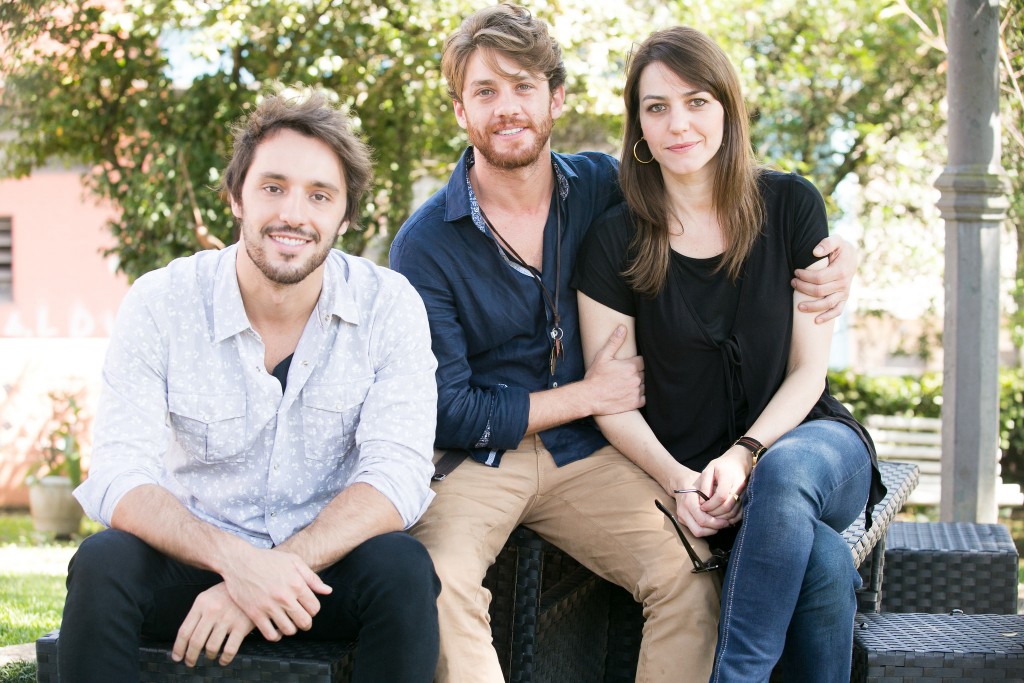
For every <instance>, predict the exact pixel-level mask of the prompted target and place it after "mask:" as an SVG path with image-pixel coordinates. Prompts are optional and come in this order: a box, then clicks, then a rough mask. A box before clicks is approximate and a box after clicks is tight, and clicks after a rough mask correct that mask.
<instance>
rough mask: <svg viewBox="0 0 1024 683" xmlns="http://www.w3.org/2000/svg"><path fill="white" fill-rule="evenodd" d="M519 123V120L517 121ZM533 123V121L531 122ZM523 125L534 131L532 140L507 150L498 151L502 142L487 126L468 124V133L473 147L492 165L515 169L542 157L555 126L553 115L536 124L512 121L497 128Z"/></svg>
mask: <svg viewBox="0 0 1024 683" xmlns="http://www.w3.org/2000/svg"><path fill="white" fill-rule="evenodd" d="M516 122H517V123H518V120H517V121H516ZM529 123H533V122H529ZM519 127H523V128H525V129H526V130H529V131H532V132H533V139H532V142H530V143H526V144H522V145H519V146H517V147H516V148H514V149H509V150H507V151H498V149H496V147H497V145H498V144H499V143H500V141H499V140H496V139H495V138H496V137H497V136H496V135H493V134H492V133H491V131H489V130H487V129H486V128H479V127H476V126H473V125H472V124H470V125H468V126H467V129H466V131H467V133H468V134H469V142H470V144H472V145H473V148H474V149H475V150H476V151H477V152H478V153H479V154H480V155H482V156H483V158H484V159H486V160H487V163H489V164H490V165H491V166H494V167H495V168H500V169H502V170H505V171H514V170H516V169H519V168H525V167H527V166H530V165H531V164H533V163H535V162H536V161H537V159H539V158H540V155H541V152H543V151H544V147H545V145H547V143H548V140H549V139H550V138H551V129H552V128H553V127H554V119H552V118H551V116H550V115H549V116H546V117H544V119H543V120H541V121H539V122H537V123H536V124H535V125H530V126H521V125H514V124H512V123H510V124H508V125H504V124H502V125H499V126H497V128H499V129H505V128H519Z"/></svg>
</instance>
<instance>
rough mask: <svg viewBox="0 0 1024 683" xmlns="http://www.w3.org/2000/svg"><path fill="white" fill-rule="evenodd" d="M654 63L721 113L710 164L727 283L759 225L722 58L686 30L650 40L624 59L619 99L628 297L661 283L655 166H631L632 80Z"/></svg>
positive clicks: (731, 72)
mask: <svg viewBox="0 0 1024 683" xmlns="http://www.w3.org/2000/svg"><path fill="white" fill-rule="evenodd" d="M654 63H658V64H661V65H663V66H664V67H665V68H667V69H668V70H669V71H671V72H672V73H674V74H675V75H676V76H678V77H679V78H680V79H682V80H684V81H686V82H687V83H689V84H690V85H693V86H694V87H696V88H697V89H699V90H703V91H706V92H708V93H710V94H711V96H712V97H714V98H715V99H716V100H718V101H719V102H720V103H721V104H722V108H723V109H724V111H725V117H724V121H725V130H724V132H723V135H722V146H721V148H720V149H719V150H718V153H717V154H716V155H715V157H714V158H715V162H716V163H715V174H714V186H713V189H712V193H713V194H712V201H713V203H714V209H715V211H716V213H717V217H718V223H719V225H720V226H721V228H722V231H723V233H724V236H725V244H726V247H725V252H724V254H723V256H722V261H721V263H720V264H719V266H718V268H719V269H722V268H724V269H725V270H726V272H727V273H728V275H729V278H730V279H731V280H733V281H734V282H735V281H736V278H738V277H739V274H740V271H741V269H742V267H743V262H744V260H745V259H746V257H747V255H748V254H749V253H750V249H751V247H752V246H753V244H754V241H755V240H756V239H757V236H758V235H759V234H760V233H761V230H762V226H763V223H764V203H763V201H762V198H761V193H760V190H759V188H758V178H759V177H760V175H761V171H762V167H761V166H760V164H759V163H758V162H757V160H756V159H755V158H754V152H753V148H752V147H751V143H750V125H749V116H748V114H747V108H746V105H745V104H744V102H743V93H742V90H741V89H740V83H739V78H738V77H737V76H736V70H735V69H734V68H733V66H732V64H731V63H730V62H729V58H728V57H727V56H726V54H725V52H723V51H722V49H721V48H720V47H719V46H718V45H717V44H716V43H715V42H714V41H713V40H711V38H709V37H708V36H707V35H705V34H703V33H701V32H700V31H698V30H696V29H693V28H689V27H687V26H678V27H675V28H670V29H665V30H663V31H656V32H654V33H652V34H651V35H650V36H649V37H648V38H647V39H646V40H645V41H644V42H643V43H641V44H640V45H639V46H638V47H637V48H635V49H634V50H633V51H632V53H631V54H630V56H629V63H628V66H627V74H626V86H625V90H624V92H623V97H624V99H625V102H626V123H625V131H624V134H623V139H622V154H621V159H620V165H619V181H620V183H621V185H622V191H623V194H624V195H625V197H626V202H627V203H628V205H629V209H630V212H631V213H632V216H633V219H634V221H635V223H636V226H637V234H636V237H635V238H634V240H633V243H632V244H631V249H630V253H631V254H632V256H631V259H630V262H629V265H628V267H627V268H626V270H625V272H624V273H623V276H624V277H625V278H626V281H627V282H628V283H629V285H630V286H631V287H632V288H633V289H634V290H636V291H638V292H640V293H642V294H646V295H647V296H652V297H653V296H655V295H657V294H658V292H660V291H661V289H662V287H664V285H665V279H666V277H667V276H668V267H669V256H670V249H671V248H670V246H669V236H668V225H669V218H670V215H669V207H668V199H667V197H666V195H665V183H664V179H663V178H662V174H661V168H660V167H659V165H658V163H657V162H655V163H649V164H641V163H639V162H638V161H637V160H636V158H635V157H634V156H633V147H634V145H636V143H637V141H638V140H640V138H641V137H642V136H643V131H642V129H641V127H640V74H641V73H643V70H644V69H645V68H647V67H648V66H650V65H651V64H654ZM644 147H645V145H643V144H641V145H640V146H639V148H638V153H640V154H641V155H643V154H644Z"/></svg>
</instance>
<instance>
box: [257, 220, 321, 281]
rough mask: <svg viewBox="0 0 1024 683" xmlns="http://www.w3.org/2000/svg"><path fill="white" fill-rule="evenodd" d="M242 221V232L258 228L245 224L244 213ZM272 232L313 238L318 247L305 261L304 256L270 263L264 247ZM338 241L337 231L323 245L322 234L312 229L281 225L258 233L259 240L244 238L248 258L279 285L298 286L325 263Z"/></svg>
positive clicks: (266, 228) (265, 228)
mask: <svg viewBox="0 0 1024 683" xmlns="http://www.w3.org/2000/svg"><path fill="white" fill-rule="evenodd" d="M241 223H242V232H243V234H244V233H246V231H247V230H248V231H255V228H251V227H246V225H245V216H244V215H243V216H242V218H241ZM270 233H276V234H291V235H295V236H296V237H300V238H302V239H308V240H310V241H312V243H313V246H314V247H315V249H314V251H313V253H312V254H310V255H309V256H308V257H306V258H305V260H302V257H301V256H294V257H292V258H289V259H287V261H286V262H285V263H284V264H282V265H275V264H273V263H271V262H270V260H269V259H268V258H267V253H266V251H265V250H264V249H263V238H268V239H269V235H270ZM336 240H337V233H335V236H334V239H332V240H324V241H323V244H322V245H321V244H320V241H321V240H320V236H319V235H318V234H317V233H316V232H315V231H313V230H310V231H308V232H306V231H304V230H299V229H296V228H281V227H280V226H275V225H268V226H265V227H264V228H263V229H262V230H260V231H259V232H258V234H257V239H255V240H248V239H244V240H243V242H244V243H245V251H246V253H247V254H248V255H249V259H250V260H251V261H252V262H253V264H255V266H256V267H257V268H259V270H260V272H261V273H263V275H264V277H266V278H267V279H268V280H270V281H271V282H273V283H275V284H278V285H295V284H298V283H300V282H302V281H303V280H305V279H306V278H307V277H309V274H310V273H312V272H313V271H314V270H316V269H317V268H319V267H320V266H321V265H323V262H324V261H326V260H327V256H328V254H330V253H331V248H332V247H333V246H334V242H335V241H336Z"/></svg>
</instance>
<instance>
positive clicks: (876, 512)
mask: <svg viewBox="0 0 1024 683" xmlns="http://www.w3.org/2000/svg"><path fill="white" fill-rule="evenodd" d="M878 469H879V471H880V472H881V474H882V482H883V483H885V486H886V488H887V489H888V492H887V493H886V494H885V498H883V499H882V500H881V501H879V502H878V504H877V505H875V508H874V509H873V510H872V511H871V520H872V523H871V528H870V529H866V528H865V525H864V517H863V516H862V515H861V516H858V517H857V519H856V520H854V522H853V524H851V525H850V526H849V527H848V528H847V529H846V530H845V531H844V532H843V538H844V539H845V540H846V543H847V545H849V546H850V552H851V553H853V563H854V564H855V565H857V566H858V567H859V566H861V565H862V564H863V563H864V560H866V559H867V558H868V557H869V556H870V555H871V551H872V550H874V548H875V546H877V545H878V544H879V542H881V541H884V539H885V531H886V529H888V528H889V525H890V524H892V521H893V520H894V519H895V518H896V513H898V512H899V511H900V509H901V508H902V507H903V504H904V503H906V502H907V497H908V496H909V495H910V494H911V492H912V491H913V490H914V487H915V486H917V481H918V478H919V477H920V474H919V473H918V469H917V465H910V464H906V463H902V462H884V461H883V462H880V463H878Z"/></svg>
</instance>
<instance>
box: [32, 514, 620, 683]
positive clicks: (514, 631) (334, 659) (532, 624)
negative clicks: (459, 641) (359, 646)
mask: <svg viewBox="0 0 1024 683" xmlns="http://www.w3.org/2000/svg"><path fill="white" fill-rule="evenodd" d="M484 585H485V586H486V587H487V589H488V590H490V591H491V594H492V596H493V599H492V601H491V609H490V615H491V633H492V636H493V638H494V646H495V649H496V650H497V652H498V656H499V659H500V661H501V667H502V670H503V671H504V673H505V676H506V678H507V679H508V680H509V681H517V682H525V681H552V682H554V681H558V682H559V683H561V682H563V681H600V680H601V676H602V672H603V667H604V660H603V657H604V654H603V653H604V650H605V638H606V637H607V632H608V593H609V588H610V584H607V583H605V582H603V581H601V580H600V579H598V577H597V576H595V575H594V574H592V573H591V572H590V571H588V570H587V569H585V568H584V567H582V566H581V565H580V564H579V563H578V562H576V561H575V560H573V559H572V558H571V557H569V556H568V555H566V554H565V553H563V552H562V551H560V550H558V549H557V548H555V547H554V546H552V545H550V544H548V543H546V542H544V541H543V540H541V539H540V537H538V536H537V535H536V534H534V533H533V532H532V531H530V530H529V529H525V528H520V529H517V530H516V531H515V533H513V534H512V537H511V538H510V539H509V541H508V543H507V544H506V546H505V548H504V549H503V550H502V552H501V553H499V555H498V558H497V560H496V561H495V563H494V565H492V566H491V568H490V569H489V570H488V572H487V577H486V579H485V581H484ZM59 635H60V633H59V631H54V632H52V633H49V634H47V635H45V636H43V637H42V638H40V639H39V640H37V641H36V659H37V662H38V665H39V667H38V681H39V683H59V681H60V675H59V672H58V668H57V648H58V647H59V644H60V642H59ZM170 649H171V645H170V643H157V642H145V643H143V645H142V647H140V649H139V662H140V664H141V668H142V680H143V681H144V682H146V683H206V682H211V683H212V682H219V683H223V682H225V681H273V682H274V683H277V682H279V681H280V682H282V683H283V682H294V683H343V682H346V681H349V680H350V678H351V675H352V660H353V654H354V652H355V644H354V643H326V642H316V641H308V640H300V639H295V638H286V639H285V640H283V641H281V642H280V643H267V642H265V641H263V640H262V639H261V638H258V637H255V638H249V639H248V640H246V641H245V642H244V643H243V644H242V647H241V649H240V650H239V653H238V656H237V657H236V658H235V660H234V661H233V662H232V663H231V664H230V665H229V666H227V667H221V666H220V665H219V664H217V663H216V662H210V661H207V660H206V659H205V658H200V659H199V662H198V663H197V665H196V667H195V668H189V667H186V666H185V665H184V664H180V663H175V662H173V661H172V660H171V658H170Z"/></svg>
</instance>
